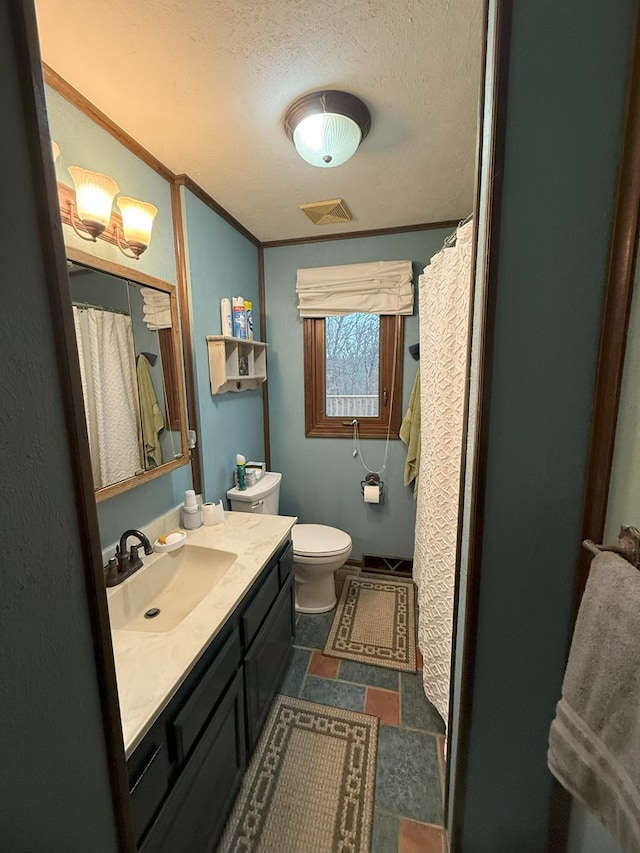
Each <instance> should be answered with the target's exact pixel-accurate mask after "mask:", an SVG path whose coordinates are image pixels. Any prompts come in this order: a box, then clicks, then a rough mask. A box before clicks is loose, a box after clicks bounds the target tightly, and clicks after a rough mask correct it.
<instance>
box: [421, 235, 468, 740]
mask: <svg viewBox="0 0 640 853" xmlns="http://www.w3.org/2000/svg"><path fill="white" fill-rule="evenodd" d="M472 235H473V223H472V222H469V223H467V224H466V225H463V226H462V227H461V228H459V229H458V231H457V239H456V244H455V246H452V247H451V248H446V249H443V250H442V251H440V252H438V254H437V255H434V257H433V258H432V259H431V263H430V264H429V265H428V266H427V267H425V270H424V275H421V276H420V279H419V299H420V376H421V387H420V392H421V393H420V398H421V399H420V412H421V433H420V438H421V453H420V479H419V484H418V495H417V510H416V537H415V553H414V570H413V571H414V580H415V582H416V584H417V587H418V602H419V607H420V615H419V620H418V643H419V646H420V650H421V651H422V654H423V657H424V667H423V680H424V689H425V693H426V694H427V696H428V697H429V699H430V700H431V702H433V704H434V705H435V707H436V708H437V709H438V711H439V712H440V714H441V715H442V718H443V719H444V721H445V723H446V722H447V718H448V713H449V680H450V668H451V638H452V631H453V595H454V587H455V559H456V543H457V537H458V512H459V499H460V470H461V462H462V453H463V426H464V406H465V390H466V388H465V377H466V370H467V351H468V336H469V313H470V296H471V246H472Z"/></svg>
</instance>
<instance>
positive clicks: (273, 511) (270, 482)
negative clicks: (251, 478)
mask: <svg viewBox="0 0 640 853" xmlns="http://www.w3.org/2000/svg"><path fill="white" fill-rule="evenodd" d="M281 479H282V474H278V473H276V472H275V471H267V472H266V473H265V474H264V475H263V476H262V477H261V478H260V479H259V480H258V482H257V483H256V484H255V486H249V488H247V489H244V490H243V491H240V489H238V488H237V487H236V488H233V489H229V491H228V492H227V497H228V498H229V501H230V502H231V509H232V510H233V511H234V512H261V513H263V514H264V515H278V511H279V509H280V480H281Z"/></svg>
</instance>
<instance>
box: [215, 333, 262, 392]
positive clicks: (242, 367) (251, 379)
mask: <svg viewBox="0 0 640 853" xmlns="http://www.w3.org/2000/svg"><path fill="white" fill-rule="evenodd" d="M207 350H208V353H209V379H210V381H211V393H212V394H224V393H225V392H226V391H246V390H247V389H248V388H257V387H258V385H260V384H262V383H263V382H265V381H266V378H267V344H266V343H263V342H262V341H254V340H250V341H249V340H245V339H244V338H230V337H226V336H224V335H207Z"/></svg>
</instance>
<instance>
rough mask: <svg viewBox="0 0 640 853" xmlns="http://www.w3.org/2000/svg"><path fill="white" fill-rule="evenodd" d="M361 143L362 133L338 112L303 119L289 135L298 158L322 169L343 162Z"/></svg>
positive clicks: (351, 121) (351, 120) (354, 123)
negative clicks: (291, 135)
mask: <svg viewBox="0 0 640 853" xmlns="http://www.w3.org/2000/svg"><path fill="white" fill-rule="evenodd" d="M361 141H362V131H361V130H360V128H359V127H358V125H357V124H356V122H355V121H353V119H350V118H348V117H347V116H344V115H339V114H338V113H319V114H316V115H311V116H307V118H304V119H302V121H301V122H300V124H299V125H298V126H297V127H296V129H295V130H294V132H293V144H294V145H295V146H296V149H297V151H298V154H299V155H300V156H301V157H302V159H303V160H306V161H307V163H311V165H312V166H320V167H322V168H331V167H332V166H340V165H342V163H346V162H347V160H348V159H349V158H350V157H353V155H354V154H355V153H356V151H357V150H358V146H359V145H360V142H361Z"/></svg>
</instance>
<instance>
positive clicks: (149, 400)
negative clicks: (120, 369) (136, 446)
mask: <svg viewBox="0 0 640 853" xmlns="http://www.w3.org/2000/svg"><path fill="white" fill-rule="evenodd" d="M136 373H137V376H138V397H139V398H140V420H141V422H142V446H143V448H144V467H145V468H146V469H147V470H148V469H149V468H153V467H155V466H156V465H162V449H161V447H160V437H159V435H158V433H159V432H160V430H161V429H164V418H163V416H162V412H161V411H160V406H159V405H158V398H157V397H156V392H155V390H154V387H153V382H152V380H151V373H150V372H149V362H148V361H147V359H146V358H145V357H144V356H143V355H140V356H138V364H137V369H136Z"/></svg>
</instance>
